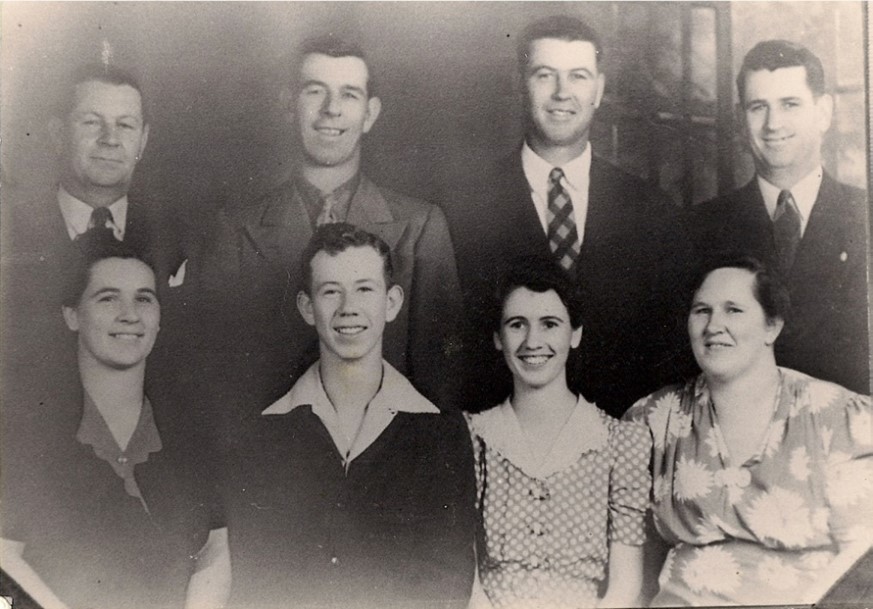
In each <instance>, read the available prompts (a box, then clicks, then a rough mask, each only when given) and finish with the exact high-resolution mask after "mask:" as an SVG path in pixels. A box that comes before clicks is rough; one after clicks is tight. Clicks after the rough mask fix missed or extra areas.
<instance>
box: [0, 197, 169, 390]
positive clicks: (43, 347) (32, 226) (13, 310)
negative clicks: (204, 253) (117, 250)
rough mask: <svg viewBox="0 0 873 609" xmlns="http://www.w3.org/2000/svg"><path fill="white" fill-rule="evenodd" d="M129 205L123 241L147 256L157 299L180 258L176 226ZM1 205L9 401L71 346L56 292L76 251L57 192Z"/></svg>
mask: <svg viewBox="0 0 873 609" xmlns="http://www.w3.org/2000/svg"><path fill="white" fill-rule="evenodd" d="M128 205H129V206H128V211H127V220H126V227H125V241H126V242H130V243H132V244H133V245H134V246H135V247H136V248H137V249H139V250H140V251H141V252H142V253H143V255H145V256H146V257H147V258H150V259H151V260H152V262H153V264H154V267H155V272H156V275H157V277H156V280H157V284H158V287H159V296H160V297H161V301H162V305H163V304H164V301H165V300H166V299H165V298H164V297H165V296H166V290H164V289H163V287H166V286H167V278H168V277H169V275H170V274H171V273H173V272H175V270H176V268H178V266H179V264H181V262H182V260H184V257H185V255H184V252H183V250H182V244H181V241H180V240H179V239H177V238H176V235H177V234H178V230H177V229H178V227H176V226H172V225H171V224H170V223H169V222H166V221H165V220H163V219H162V218H160V217H159V216H158V215H157V213H156V210H155V207H154V206H153V205H150V204H149V203H146V202H143V201H142V200H138V199H136V198H135V197H129V198H128ZM0 209H2V219H0V225H2V236H0V285H2V289H0V334H2V337H3V340H2V344H0V387H2V389H0V395H2V400H3V403H4V404H7V403H8V404H11V403H14V402H15V401H16V395H17V392H18V390H17V389H16V387H21V386H22V384H27V383H30V382H33V380H34V379H46V378H51V376H50V375H51V372H50V371H51V370H52V365H53V363H52V360H53V359H56V358H66V357H68V356H69V351H70V349H74V348H75V342H76V337H75V334H74V333H73V332H71V331H70V330H69V329H68V328H67V327H66V325H65V324H64V321H63V317H62V315H61V293H62V288H63V284H64V281H65V279H66V277H65V276H66V272H67V271H68V269H69V265H70V258H71V257H73V256H76V255H78V251H77V248H76V246H75V244H74V243H73V242H72V241H71V240H70V237H69V235H68V233H67V229H66V227H65V225H64V220H63V216H62V215H61V212H60V209H59V207H58V202H57V192H56V191H53V192H52V193H50V194H47V195H46V196H44V197H41V198H39V199H36V200H32V201H24V202H20V201H18V202H16V201H10V200H8V198H7V197H5V196H4V198H3V202H2V205H0ZM162 308H164V309H165V310H166V307H162Z"/></svg>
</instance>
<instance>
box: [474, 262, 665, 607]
mask: <svg viewBox="0 0 873 609" xmlns="http://www.w3.org/2000/svg"><path fill="white" fill-rule="evenodd" d="M571 294H572V289H571V283H570V281H569V279H568V278H567V277H566V276H565V274H564V272H563V271H562V270H561V269H560V268H559V267H557V266H556V265H555V263H554V262H552V261H551V260H539V259H525V260H523V261H520V262H519V263H518V264H517V265H516V266H514V267H513V268H512V270H511V271H510V272H509V273H508V275H507V276H506V277H504V281H503V283H502V285H501V288H500V290H499V295H500V298H499V303H500V304H501V307H500V309H499V314H498V315H495V317H496V318H497V319H495V328H494V344H495V346H496V348H497V349H498V350H500V351H501V352H502V353H503V356H504V359H505V361H506V364H507V366H508V367H509V369H510V371H511V372H512V376H513V392H512V395H511V396H510V397H508V398H507V400H506V401H505V402H503V403H502V404H500V405H499V406H496V407H494V408H492V409H490V410H486V411H484V412H481V413H479V414H474V415H472V416H470V417H469V418H468V421H469V425H470V431H471V435H472V438H473V445H474V453H475V457H476V474H477V486H478V509H479V514H480V527H479V531H478V539H477V556H478V567H479V570H478V574H479V581H480V582H481V585H480V586H479V587H478V588H477V589H476V590H474V598H473V601H472V603H471V605H472V606H474V607H483V606H484V607H488V606H493V607H497V608H504V607H513V608H516V607H517V608H525V609H527V608H531V607H537V608H545V607H548V608H571V607H572V608H576V607H595V606H618V607H629V606H632V605H634V604H636V603H637V602H638V597H639V593H640V586H641V582H642V550H641V546H642V543H643V541H644V532H643V517H644V515H645V511H646V507H647V504H648V497H649V493H650V489H651V478H650V476H649V472H648V460H649V454H650V449H651V441H650V440H649V437H648V433H647V430H646V428H645V426H643V425H641V424H639V423H625V422H621V421H618V420H615V419H613V418H611V417H610V416H609V415H607V414H606V413H604V412H603V411H602V410H600V409H599V408H597V407H596V406H595V405H594V404H592V403H590V402H587V401H586V400H585V399H584V398H582V397H581V396H577V395H575V394H574V393H573V392H571V391H570V389H569V388H568V386H567V378H566V372H565V366H566V362H567V358H568V355H569V353H570V350H571V349H573V348H575V347H577V346H578V345H579V342H580V340H581V338H582V326H581V323H580V320H579V318H578V312H577V308H576V306H575V304H574V299H573V297H572V295H571ZM495 313H497V312H495ZM607 577H608V581H609V585H608V588H607V590H606V594H605V596H603V598H600V597H599V592H600V591H601V589H602V588H603V587H604V586H603V584H604V582H605V580H606V579H607Z"/></svg>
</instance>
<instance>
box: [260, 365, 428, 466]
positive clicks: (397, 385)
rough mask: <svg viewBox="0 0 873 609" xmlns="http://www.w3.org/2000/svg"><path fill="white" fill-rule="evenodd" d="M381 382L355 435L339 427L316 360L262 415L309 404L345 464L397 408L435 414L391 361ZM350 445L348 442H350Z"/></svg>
mask: <svg viewBox="0 0 873 609" xmlns="http://www.w3.org/2000/svg"><path fill="white" fill-rule="evenodd" d="M382 370H383V376H382V386H381V387H380V388H379V391H378V392H377V393H376V395H375V396H373V399H372V400H370V404H369V405H368V407H367V410H366V413H365V416H364V420H363V422H362V424H361V429H360V431H359V433H358V437H356V438H353V439H349V438H347V437H346V436H345V435H344V434H343V432H342V431H341V429H340V424H339V418H338V416H337V412H336V409H335V408H334V406H333V404H332V403H331V401H330V398H328V397H327V393H326V392H325V390H324V385H323V384H322V382H321V373H320V372H319V363H318V362H316V363H314V364H313V365H312V366H310V367H309V369H308V370H307V371H306V372H305V373H303V376H301V377H300V378H299V379H298V380H297V382H296V383H294V386H293V387H292V388H291V391H289V392H288V393H286V394H285V395H284V396H282V397H281V398H279V399H278V400H277V401H276V402H274V403H273V404H271V405H270V406H269V407H268V408H266V409H265V410H264V411H263V412H262V413H261V414H262V415H281V414H287V413H289V412H291V411H292V410H294V409H295V408H298V407H300V406H310V407H311V408H312V413H313V414H314V415H316V416H317V417H318V418H319V419H320V420H321V422H322V424H324V426H325V428H326V429H327V431H328V433H329V434H330V436H331V438H332V439H333V441H334V444H335V445H336V447H337V449H339V451H340V453H341V454H343V455H344V460H345V462H346V465H348V463H350V462H351V461H352V460H353V459H354V458H355V457H357V456H358V455H360V454H361V453H362V452H364V450H366V449H367V447H369V446H370V445H371V444H372V443H373V442H374V441H375V440H376V438H378V437H379V435H381V433H382V432H383V431H384V430H385V428H386V427H388V425H389V424H390V423H391V421H392V420H393V419H394V417H395V415H396V414H397V413H398V412H405V413H410V414H438V413H439V409H438V408H437V407H436V406H434V405H433V404H431V403H430V402H429V401H428V400H427V398H425V397H424V396H423V395H421V394H420V393H419V392H418V391H417V390H416V389H415V387H413V386H412V383H410V382H409V381H408V380H407V379H406V377H404V376H403V375H402V374H400V373H399V372H398V371H397V370H396V369H395V368H394V367H393V366H391V364H389V363H388V362H386V361H385V360H382ZM350 441H351V442H352V445H351V446H348V444H349V442H350Z"/></svg>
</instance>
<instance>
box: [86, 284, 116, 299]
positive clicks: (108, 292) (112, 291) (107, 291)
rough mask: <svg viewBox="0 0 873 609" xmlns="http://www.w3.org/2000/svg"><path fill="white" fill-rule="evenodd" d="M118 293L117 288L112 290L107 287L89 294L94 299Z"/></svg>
mask: <svg viewBox="0 0 873 609" xmlns="http://www.w3.org/2000/svg"><path fill="white" fill-rule="evenodd" d="M120 292H121V290H120V289H118V288H113V287H109V286H107V287H104V288H99V289H97V290H96V291H94V292H93V293H92V294H91V296H92V297H95V296H100V295H101V294H119V293H120Z"/></svg>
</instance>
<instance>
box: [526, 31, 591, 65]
mask: <svg viewBox="0 0 873 609" xmlns="http://www.w3.org/2000/svg"><path fill="white" fill-rule="evenodd" d="M527 65H528V68H536V67H540V66H547V67H550V68H556V69H558V70H575V69H578V68H586V69H588V70H590V71H591V72H596V71H597V52H596V50H595V48H594V44H593V43H591V42H588V41H587V40H561V39H559V38H540V39H538V40H534V41H533V42H531V44H530V48H529V50H528V61H527Z"/></svg>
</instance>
